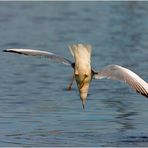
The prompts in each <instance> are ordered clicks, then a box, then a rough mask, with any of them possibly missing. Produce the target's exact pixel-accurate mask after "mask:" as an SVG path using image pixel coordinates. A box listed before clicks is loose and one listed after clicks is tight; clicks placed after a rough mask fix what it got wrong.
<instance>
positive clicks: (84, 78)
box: [4, 44, 148, 108]
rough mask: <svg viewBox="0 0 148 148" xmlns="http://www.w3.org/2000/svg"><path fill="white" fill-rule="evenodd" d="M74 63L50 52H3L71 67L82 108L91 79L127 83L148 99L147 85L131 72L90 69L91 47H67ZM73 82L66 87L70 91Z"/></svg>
mask: <svg viewBox="0 0 148 148" xmlns="http://www.w3.org/2000/svg"><path fill="white" fill-rule="evenodd" d="M69 49H70V51H71V53H72V56H73V57H74V60H75V62H74V63H73V62H71V61H70V60H68V59H66V58H63V57H61V56H58V55H56V54H53V53H51V52H46V51H41V50H33V49H6V50H4V51H5V52H13V53H18V54H24V55H30V56H40V57H46V58H49V59H51V60H54V61H57V62H60V63H63V64H65V65H68V66H71V67H72V68H73V69H74V74H73V80H74V79H75V80H76V83H77V87H78V90H79V94H80V99H81V101H82V105H83V108H84V106H85V102H86V99H87V94H88V91H89V87H90V83H91V81H92V78H95V79H102V78H108V79H112V80H120V81H122V82H124V83H127V84H128V85H129V86H131V87H132V88H133V89H134V90H135V91H137V92H138V93H139V94H141V95H143V96H145V97H148V83H147V82H145V81H144V80H143V79H142V78H140V77H139V76H138V75H137V74H136V73H134V72H133V71H131V70H129V69H127V68H124V67H122V66H119V65H108V66H106V67H105V68H103V69H101V70H99V71H95V70H94V69H92V67H91V50H92V49H91V46H90V45H86V44H74V45H72V46H70V47H69ZM73 80H72V82H71V83H70V85H69V86H68V89H69V90H70V89H71V86H72V84H73Z"/></svg>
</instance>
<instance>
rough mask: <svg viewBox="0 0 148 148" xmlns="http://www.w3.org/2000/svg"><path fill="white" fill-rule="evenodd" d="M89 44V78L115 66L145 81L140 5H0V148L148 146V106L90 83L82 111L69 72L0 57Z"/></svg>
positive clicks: (113, 86)
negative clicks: (18, 50)
mask: <svg viewBox="0 0 148 148" xmlns="http://www.w3.org/2000/svg"><path fill="white" fill-rule="evenodd" d="M77 43H87V44H91V45H92V48H93V51H92V66H93V67H94V68H95V69H96V70H97V69H100V68H102V67H104V66H106V65H108V64H119V65H121V66H124V67H127V68H129V69H131V70H133V71H134V72H136V73H137V74H139V75H140V76H141V77H142V78H143V79H145V81H148V68H147V63H148V61H147V55H148V2H140V1H139V2H138V1H135V2H132V1H127V2H121V1H119V2H103V1H98V2H78V1H76V2H68V1H65V2H64V1H63V2H62V1H61V2H51V1H49V2H41V1H38V2H27V1H23V2H4V1H1V2H0V76H1V77H0V146H84V147H86V146H91V147H93V146H148V128H147V123H148V108H147V105H148V100H147V99H145V98H144V97H143V96H140V95H139V94H137V93H135V92H134V91H133V90H131V88H129V87H128V86H127V85H124V84H122V83H120V82H114V81H109V80H100V81H97V80H94V81H93V82H92V85H91V88H90V91H89V95H88V100H87V105H86V109H85V110H83V109H82V105H81V101H80V99H79V94H78V91H77V87H76V85H75V84H74V85H73V89H72V91H70V92H69V91H67V90H66V88H67V85H68V84H69V83H70V81H71V78H72V72H73V70H72V69H71V68H69V67H66V66H64V65H61V64H58V63H53V62H51V61H48V59H43V58H34V57H26V56H20V55H16V54H9V53H3V52H2V50H4V49H7V48H33V49H41V50H45V51H50V52H53V53H56V54H59V55H61V56H64V57H66V58H68V59H70V60H72V61H73V59H72V56H71V54H70V52H69V50H68V45H71V44H77Z"/></svg>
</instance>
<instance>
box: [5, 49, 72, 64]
mask: <svg viewBox="0 0 148 148" xmlns="http://www.w3.org/2000/svg"><path fill="white" fill-rule="evenodd" d="M3 51H4V52H12V53H18V54H23V55H28V56H38V57H45V58H49V59H50V60H53V61H56V62H60V63H63V64H65V65H69V66H72V62H71V61H69V60H68V59H66V58H63V57H61V56H59V55H56V54H54V53H51V52H47V51H42V50H33V49H6V50H3Z"/></svg>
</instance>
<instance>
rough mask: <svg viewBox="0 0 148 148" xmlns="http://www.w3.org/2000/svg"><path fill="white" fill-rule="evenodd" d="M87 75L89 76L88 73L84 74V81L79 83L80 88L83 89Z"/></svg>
mask: <svg viewBox="0 0 148 148" xmlns="http://www.w3.org/2000/svg"><path fill="white" fill-rule="evenodd" d="M86 77H87V75H86V74H85V75H84V78H83V80H82V82H81V83H80V85H79V89H81V88H82V87H83V85H84V81H85V79H86Z"/></svg>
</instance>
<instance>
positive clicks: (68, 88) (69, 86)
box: [67, 74, 75, 90]
mask: <svg viewBox="0 0 148 148" xmlns="http://www.w3.org/2000/svg"><path fill="white" fill-rule="evenodd" d="M74 78H75V75H74V74H73V77H72V81H71V83H70V84H69V85H68V87H67V90H71V86H72V84H73V81H74Z"/></svg>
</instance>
